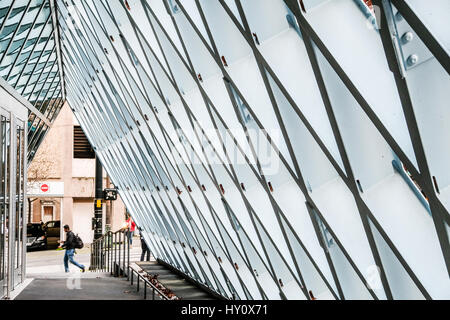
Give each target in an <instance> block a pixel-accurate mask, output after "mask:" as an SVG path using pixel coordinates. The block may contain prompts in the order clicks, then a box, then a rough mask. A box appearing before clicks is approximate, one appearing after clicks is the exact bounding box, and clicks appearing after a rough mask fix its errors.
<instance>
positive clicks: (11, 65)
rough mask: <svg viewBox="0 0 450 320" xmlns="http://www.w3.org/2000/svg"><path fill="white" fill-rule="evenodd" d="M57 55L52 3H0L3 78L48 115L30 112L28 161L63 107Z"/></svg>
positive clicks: (47, 0)
mask: <svg viewBox="0 0 450 320" xmlns="http://www.w3.org/2000/svg"><path fill="white" fill-rule="evenodd" d="M58 56H59V54H58V53H57V46H56V41H55V30H54V21H53V15H52V5H51V1H50V0H15V1H13V0H1V1H0V77H2V78H3V79H4V80H6V81H7V82H8V83H9V84H10V85H11V86H12V87H13V88H14V89H16V90H17V91H18V93H19V94H21V95H22V96H23V97H25V98H26V99H28V100H29V101H30V102H31V104H32V105H33V106H35V107H37V109H38V110H39V111H41V110H40V109H42V111H44V113H45V115H44V114H38V115H35V114H33V113H30V119H29V123H28V126H29V134H31V133H32V135H31V136H30V138H32V139H33V140H30V141H29V150H28V154H29V160H31V159H32V157H33V155H34V154H35V151H36V150H37V148H38V147H39V144H40V142H41V141H42V139H43V138H44V136H45V132H47V129H48V125H49V124H51V123H52V122H53V121H54V118H55V117H56V116H57V114H58V113H59V110H60V109H61V107H62V102H63V100H62V92H63V91H62V84H61V79H60V69H59V63H58ZM36 112H37V111H36ZM41 118H45V119H46V121H47V122H45V121H44V120H43V119H41ZM32 130H33V131H32Z"/></svg>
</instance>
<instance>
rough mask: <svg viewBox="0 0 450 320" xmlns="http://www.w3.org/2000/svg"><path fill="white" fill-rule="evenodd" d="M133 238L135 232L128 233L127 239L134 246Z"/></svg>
mask: <svg viewBox="0 0 450 320" xmlns="http://www.w3.org/2000/svg"><path fill="white" fill-rule="evenodd" d="M133 236H134V231H129V230H128V231H127V238H128V242H129V243H130V244H131V245H133Z"/></svg>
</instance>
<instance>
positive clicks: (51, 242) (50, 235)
mask: <svg viewBox="0 0 450 320" xmlns="http://www.w3.org/2000/svg"><path fill="white" fill-rule="evenodd" d="M44 231H45V235H46V237H47V249H56V248H58V246H59V240H60V237H61V222H60V221H49V222H47V223H46V224H44Z"/></svg>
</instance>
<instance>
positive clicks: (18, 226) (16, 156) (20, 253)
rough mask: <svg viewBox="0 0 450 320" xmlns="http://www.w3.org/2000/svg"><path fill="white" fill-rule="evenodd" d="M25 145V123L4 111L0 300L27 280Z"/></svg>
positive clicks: (0, 123) (0, 119)
mask: <svg viewBox="0 0 450 320" xmlns="http://www.w3.org/2000/svg"><path fill="white" fill-rule="evenodd" d="M25 146H26V137H25V135H24V122H23V121H19V120H18V119H17V118H16V117H15V116H14V115H13V114H11V113H10V114H5V113H4V112H3V111H1V110H0V288H1V289H0V298H1V297H4V296H6V297H8V296H9V295H10V292H11V291H12V290H14V288H15V287H16V286H17V285H18V284H20V283H21V282H22V281H23V280H24V277H25V254H26V233H25V232H26V223H27V222H26V218H27V217H26V215H25V214H24V212H25V207H24V206H25V201H24V200H25V197H26V194H25V186H26V185H25V183H26V162H25V161H26V160H25Z"/></svg>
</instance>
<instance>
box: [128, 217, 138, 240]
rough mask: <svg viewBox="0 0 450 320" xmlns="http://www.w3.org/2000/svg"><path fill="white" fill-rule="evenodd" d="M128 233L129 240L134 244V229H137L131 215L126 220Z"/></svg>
mask: <svg viewBox="0 0 450 320" xmlns="http://www.w3.org/2000/svg"><path fill="white" fill-rule="evenodd" d="M126 228H127V231H126V234H127V237H128V241H129V243H130V246H132V245H133V236H134V231H135V230H136V223H134V221H133V219H131V216H130V215H128V218H127V220H126Z"/></svg>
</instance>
